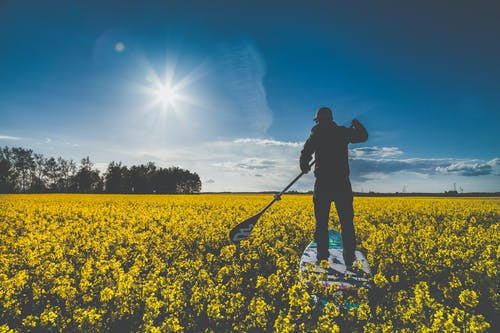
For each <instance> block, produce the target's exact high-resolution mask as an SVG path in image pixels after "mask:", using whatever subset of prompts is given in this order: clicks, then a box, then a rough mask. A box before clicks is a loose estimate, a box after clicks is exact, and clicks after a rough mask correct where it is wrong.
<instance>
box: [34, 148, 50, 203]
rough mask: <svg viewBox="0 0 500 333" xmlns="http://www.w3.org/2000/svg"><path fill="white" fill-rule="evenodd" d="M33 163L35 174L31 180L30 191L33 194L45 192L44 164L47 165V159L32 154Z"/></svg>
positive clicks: (40, 155)
mask: <svg viewBox="0 0 500 333" xmlns="http://www.w3.org/2000/svg"><path fill="white" fill-rule="evenodd" d="M33 157H34V161H35V172H34V174H33V178H32V180H31V181H32V185H31V189H32V191H33V192H35V193H42V192H45V191H46V190H47V187H46V185H45V182H46V180H45V177H46V176H45V164H46V163H47V162H46V161H47V159H46V158H45V157H44V156H43V155H42V154H36V153H35V154H34V155H33Z"/></svg>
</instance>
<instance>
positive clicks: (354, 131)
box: [349, 119, 368, 143]
mask: <svg viewBox="0 0 500 333" xmlns="http://www.w3.org/2000/svg"><path fill="white" fill-rule="evenodd" d="M351 124H352V128H351V137H350V139H349V142H351V143H359V142H365V141H366V140H367V139H368V132H367V131H366V128H365V127H364V126H363V125H362V124H361V123H360V122H359V120H357V119H353V120H352V122H351Z"/></svg>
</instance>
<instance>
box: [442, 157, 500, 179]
mask: <svg viewBox="0 0 500 333" xmlns="http://www.w3.org/2000/svg"><path fill="white" fill-rule="evenodd" d="M497 163H498V162H497V161H496V160H492V161H490V162H487V163H484V162H475V161H460V162H457V163H452V164H450V165H448V166H446V167H437V168H436V171H438V172H441V173H458V174H460V175H462V176H469V177H473V176H485V175H489V174H491V173H492V172H493V167H494V166H497Z"/></svg>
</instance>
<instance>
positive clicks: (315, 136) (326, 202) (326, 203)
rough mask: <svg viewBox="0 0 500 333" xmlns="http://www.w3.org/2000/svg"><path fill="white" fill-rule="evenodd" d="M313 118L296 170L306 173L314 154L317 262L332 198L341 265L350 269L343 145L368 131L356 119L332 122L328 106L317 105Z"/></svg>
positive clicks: (324, 246)
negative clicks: (345, 123)
mask: <svg viewBox="0 0 500 333" xmlns="http://www.w3.org/2000/svg"><path fill="white" fill-rule="evenodd" d="M314 121H315V122H316V125H315V126H314V127H313V128H312V130H311V135H310V136H309V138H308V139H307V141H306V143H305V144H304V149H303V150H302V152H301V155H300V169H301V170H302V172H304V173H307V172H309V170H310V166H309V162H310V161H311V159H312V154H315V159H316V165H315V169H314V175H315V176H316V182H315V184H314V195H313V202H314V215H315V216H316V230H315V232H314V239H315V241H316V243H317V244H318V255H317V259H318V262H319V261H321V260H325V259H328V255H329V254H328V243H329V239H328V218H329V215H330V205H331V202H332V201H334V202H335V207H336V209H337V213H338V215H339V218H340V226H341V229H342V230H341V234H342V243H343V244H342V246H343V249H344V251H343V254H344V261H345V265H346V267H347V268H348V269H352V264H353V262H354V259H355V254H354V251H355V249H356V236H355V234H354V225H353V218H354V210H353V207H352V201H353V195H352V188H351V182H350V181H349V162H348V151H347V145H348V144H349V143H358V142H364V141H366V140H367V139H368V132H367V131H366V129H365V128H364V126H363V125H361V123H360V122H359V121H358V120H356V119H354V120H352V122H351V127H349V128H347V127H344V126H337V124H336V123H335V122H334V121H333V114H332V110H331V109H330V108H328V107H321V108H319V109H318V111H317V112H316V118H314Z"/></svg>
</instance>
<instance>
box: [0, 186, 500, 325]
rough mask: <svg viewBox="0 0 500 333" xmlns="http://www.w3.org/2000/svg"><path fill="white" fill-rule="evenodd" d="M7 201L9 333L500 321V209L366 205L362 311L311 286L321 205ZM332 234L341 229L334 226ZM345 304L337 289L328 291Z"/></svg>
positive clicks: (2, 244) (479, 201) (175, 199)
mask: <svg viewBox="0 0 500 333" xmlns="http://www.w3.org/2000/svg"><path fill="white" fill-rule="evenodd" d="M268 201H269V196H268V195H191V196H189V195H170V196H169V195H165V196H153V195H137V196H135V195H56V194H49V195H47V194H45V195H0V332H31V331H37V332H39V331H43V332H109V331H115V332H128V331H130V332H136V331H137V332H248V331H277V332H340V331H341V329H345V330H347V331H355V332H393V331H398V332H488V331H493V330H494V328H495V324H498V321H497V322H495V320H498V319H496V318H498V317H500V316H499V314H500V296H499V292H498V281H499V277H498V271H499V261H498V256H499V253H500V224H499V220H500V219H499V217H500V199H498V198H470V199H465V198H455V199H447V198H355V201H354V204H355V212H356V216H355V227H356V232H357V241H358V244H357V246H358V249H360V250H361V251H363V252H364V253H365V254H366V257H367V259H368V261H369V262H370V265H371V268H372V271H373V273H374V279H373V283H374V287H373V288H372V289H371V290H367V289H365V288H361V289H360V290H359V292H358V295H356V296H355V301H356V302H357V303H358V304H359V306H358V307H356V308H352V309H348V310H345V309H339V308H338V307H336V306H334V304H333V303H329V304H327V305H326V307H325V308H324V309H322V310H319V308H318V306H316V304H315V297H314V294H316V293H317V292H319V291H318V290H317V289H314V286H312V287H311V286H310V285H307V284H304V283H303V281H301V279H300V278H299V274H298V266H299V259H300V254H301V253H302V251H303V250H304V248H305V247H306V246H307V244H308V243H309V241H310V240H311V239H312V235H313V230H314V215H313V214H314V212H313V207H312V198H311V197H310V196H306V195H288V196H285V197H284V198H283V200H282V201H280V202H278V203H276V204H275V205H274V206H273V208H272V209H270V210H269V211H268V212H266V214H264V215H263V216H262V217H261V218H260V220H259V224H258V225H257V226H256V228H255V229H254V231H253V232H252V235H251V237H250V238H249V239H248V240H245V241H242V242H241V243H240V245H239V246H236V245H234V244H231V242H230V241H229V239H228V232H229V230H230V229H231V227H233V226H234V225H235V224H236V223H238V222H239V221H242V220H244V219H245V218H247V217H249V216H251V215H253V214H255V213H256V212H257V211H258V210H260V208H262V207H263V206H264V205H265V204H266V203H267V202H268ZM330 223H331V225H330V227H332V228H337V229H338V228H339V222H338V217H337V216H336V215H335V214H332V216H331V221H330ZM322 292H325V293H326V294H329V295H330V296H331V297H332V298H335V297H339V296H338V295H336V293H335V290H326V291H325V290H323V291H322Z"/></svg>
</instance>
